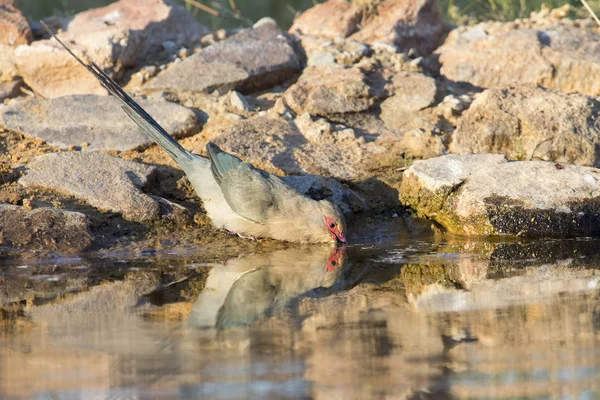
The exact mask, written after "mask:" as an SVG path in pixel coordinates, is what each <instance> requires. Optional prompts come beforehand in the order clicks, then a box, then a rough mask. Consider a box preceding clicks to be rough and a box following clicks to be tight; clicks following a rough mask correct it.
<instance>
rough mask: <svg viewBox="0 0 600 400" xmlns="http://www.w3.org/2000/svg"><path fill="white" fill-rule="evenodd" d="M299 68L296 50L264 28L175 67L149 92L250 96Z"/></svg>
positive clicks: (237, 36)
mask: <svg viewBox="0 0 600 400" xmlns="http://www.w3.org/2000/svg"><path fill="white" fill-rule="evenodd" d="M299 68H300V63H299V61H298V57H297V56H296V53H295V52H294V49H293V48H292V46H291V45H290V44H289V43H288V41H287V40H286V39H285V38H284V37H283V36H282V35H281V32H280V31H279V30H278V29H277V27H276V26H274V25H272V24H263V25H261V26H259V27H256V28H251V29H246V30H243V31H241V32H239V33H237V34H235V35H233V36H231V37H230V38H227V39H225V40H223V41H220V42H218V43H216V44H213V45H212V46H209V47H207V48H205V49H203V50H202V51H201V52H200V53H197V54H194V55H193V56H191V57H188V58H186V59H185V60H183V61H182V62H180V63H176V64H174V65H172V66H171V67H170V68H168V69H167V70H165V71H164V72H163V73H161V74H159V75H158V76H157V77H156V78H154V79H153V80H152V81H151V82H150V83H149V84H148V85H146V89H148V90H161V91H168V92H172V93H186V92H191V93H197V92H211V91H213V90H219V91H221V92H226V91H229V90H237V91H241V92H249V91H253V90H258V89H262V88H266V87H269V86H273V85H275V84H277V83H280V82H282V81H284V80H286V79H288V78H290V77H291V76H293V75H294V74H295V73H296V71H297V70H298V69H299Z"/></svg>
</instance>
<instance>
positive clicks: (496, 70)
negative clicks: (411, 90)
mask: <svg viewBox="0 0 600 400" xmlns="http://www.w3.org/2000/svg"><path fill="white" fill-rule="evenodd" d="M514 27H515V24H512V23H508V24H500V25H499V26H498V25H491V24H489V23H483V24H479V25H476V26H472V27H462V28H458V29H456V30H454V31H453V32H451V33H450V35H449V36H448V39H447V40H446V42H445V43H444V45H443V46H441V47H440V48H439V49H438V50H437V51H436V53H437V54H439V61H440V63H441V65H442V68H441V72H442V74H443V75H445V76H446V77H448V78H449V79H451V80H454V81H464V82H469V83H472V84H473V85H477V86H480V87H486V88H492V87H495V86H505V85H512V84H524V83H530V84H536V85H540V86H543V87H546V88H551V89H556V90H560V91H563V92H569V93H570V92H580V93H583V94H587V95H593V96H596V95H598V94H600V82H598V81H597V80H595V79H590V76H595V75H597V74H598V73H600V51H599V50H600V33H599V32H597V31H594V30H592V29H586V28H583V27H581V28H579V27H569V26H564V25H561V24H555V25H553V26H536V25H531V24H530V26H526V27H518V25H517V28H514Z"/></svg>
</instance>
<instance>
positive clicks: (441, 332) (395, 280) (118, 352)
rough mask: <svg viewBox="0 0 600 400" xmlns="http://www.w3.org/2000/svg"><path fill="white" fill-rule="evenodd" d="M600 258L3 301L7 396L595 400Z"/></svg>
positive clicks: (324, 261) (341, 272)
mask: <svg viewBox="0 0 600 400" xmlns="http://www.w3.org/2000/svg"><path fill="white" fill-rule="evenodd" d="M599 244H600V242H598V241H595V242H594V241H589V242H587V241H577V242H576V241H574V242H573V243H571V246H569V245H568V244H565V242H564V241H562V242H561V243H560V246H559V248H558V247H553V246H552V245H551V243H550V242H548V243H546V244H545V245H543V246H542V244H541V243H534V245H533V246H530V247H527V245H526V244H524V243H520V244H519V243H513V244H511V243H503V244H494V243H489V242H488V243H483V244H481V243H475V242H468V243H467V242H460V240H455V241H452V242H449V241H446V242H444V243H439V244H432V243H429V244H427V243H425V242H415V241H413V242H411V243H409V244H407V245H402V246H391V247H388V248H381V247H379V248H378V247H373V246H370V245H369V246H365V247H368V248H361V247H359V246H354V247H352V246H351V247H349V248H348V249H347V250H346V252H345V253H344V252H343V251H341V252H339V253H335V252H333V250H332V249H330V248H321V247H314V248H313V247H306V248H297V247H292V248H289V249H286V250H279V251H276V252H272V253H268V254H254V255H247V256H240V257H239V258H235V259H231V260H229V261H227V262H225V263H223V264H212V265H210V266H201V267H190V266H189V265H188V266H186V265H183V266H181V267H177V266H176V263H172V266H171V267H169V268H167V269H161V272H160V274H159V275H161V274H162V275H164V274H166V272H165V271H170V272H168V273H169V274H173V275H174V276H179V275H178V274H184V271H188V272H189V270H190V269H193V268H196V269H197V271H195V275H194V276H193V277H192V276H191V275H190V276H191V277H188V278H187V280H185V279H183V278H177V279H176V282H180V283H176V284H166V285H165V284H163V283H161V282H160V281H159V280H156V279H155V278H153V277H156V276H157V275H152V274H149V271H146V270H139V269H138V270H136V271H132V272H131V273H129V274H124V275H121V276H120V278H119V279H116V280H113V281H109V282H103V283H102V284H99V285H96V286H92V287H88V288H81V289H79V292H78V293H74V294H71V295H63V296H58V297H56V298H55V299H52V298H51V297H50V296H49V295H47V294H46V295H45V296H47V297H46V298H45V300H44V301H41V300H32V301H27V304H24V306H23V308H22V309H20V310H17V311H14V313H13V312H12V311H11V312H9V311H8V307H13V308H14V307H17V306H18V304H16V303H14V302H13V303H11V304H8V303H4V304H2V307H3V308H2V314H1V315H0V316H1V317H2V319H1V320H0V322H1V323H2V325H1V326H2V327H3V330H0V398H8V399H30V398H69V399H71V398H76V399H79V398H92V397H94V398H111V397H112V398H130V397H137V398H142V399H146V398H147V399H151V398H299V397H300V398H317V399H319V398H320V399H346V398H352V399H371V398H393V399H395V398H398V399H437V398H442V399H444V398H598V397H599V396H600V350H599V349H600V298H599V296H600V272H599V269H598V259H597V256H596V255H595V254H596V251H595V250H594V249H595V248H598V245H599ZM569 248H570V249H571V251H568V250H569ZM499 249H503V250H502V252H500V250H499ZM527 249H529V250H527ZM533 249H536V250H535V251H536V252H537V251H539V250H537V249H546V250H547V251H545V252H544V260H543V261H541V262H540V261H535V259H533V258H529V259H528V258H525V256H526V255H527V254H529V255H530V257H531V254H532V251H533ZM561 249H564V251H563V250H561ZM573 249H576V250H577V251H576V252H575V253H576V254H577V256H575V257H573V256H572V255H573ZM586 249H589V251H588V250H586ZM467 250H468V251H467ZM484 250H485V251H487V253H485V252H484ZM550 250H552V252H550ZM559 250H560V251H559ZM482 254H493V255H495V257H482V256H481V255H482ZM509 254H519V258H518V259H517V260H511V259H510V257H509ZM550 254H554V255H552V256H550ZM332 260H336V266H335V268H331V261H332ZM79 263H80V262H79ZM199 264H201V263H198V262H197V261H196V262H194V265H199ZM328 266H329V267H328ZM61 268H63V267H60V268H57V271H56V274H57V275H56V276H58V274H61V275H60V276H63V275H64V274H65V271H64V268H63V269H61ZM92 269H93V268H90V270H92ZM202 269H203V271H204V272H203V273H200V272H198V271H200V270H202ZM17 271H21V270H17ZM77 271H79V272H78V274H83V270H80V269H78V270H77ZM176 271H178V272H177V273H175V272H176ZM44 274H45V275H44V276H46V277H52V276H53V275H52V272H51V271H47V270H44ZM81 278H83V277H82V276H81ZM9 279H10V277H9V276H8V275H6V276H5V282H6V281H7V280H9ZM21 279H25V278H24V277H21ZM184 282H187V283H185V284H186V285H187V286H186V288H187V289H186V290H189V288H190V287H193V286H194V285H197V286H198V287H203V289H202V290H200V291H199V292H198V293H200V295H199V296H197V295H196V296H192V297H190V300H182V299H180V298H178V297H177V296H171V297H169V296H166V295H165V296H163V297H162V299H163V300H162V302H157V301H156V302H154V303H153V304H150V303H148V299H149V298H151V297H152V296H153V295H152V293H156V291H157V290H158V291H160V290H171V289H172V288H174V287H175V286H177V285H184ZM6 287H8V286H6ZM165 288H166V289H165ZM45 290H46V291H50V289H49V287H48V286H45ZM149 293H150V294H151V295H150V296H149V295H148V294H149ZM17 295H18V292H14V296H12V297H11V296H6V297H5V298H6V299H14V298H16V297H15V296H17ZM17 297H18V296H17ZM11 301H12V300H11ZM192 303H194V304H193V307H192ZM19 304H22V303H19ZM175 307H178V309H179V310H180V311H179V312H180V314H182V315H184V316H185V317H186V318H184V319H183V320H176V319H173V318H166V319H160V318H156V315H158V314H157V311H160V310H162V311H163V312H165V313H166V312H170V311H168V310H173V309H174V308H175ZM181 310H187V312H185V311H184V312H182V311H181ZM217 328H219V329H217Z"/></svg>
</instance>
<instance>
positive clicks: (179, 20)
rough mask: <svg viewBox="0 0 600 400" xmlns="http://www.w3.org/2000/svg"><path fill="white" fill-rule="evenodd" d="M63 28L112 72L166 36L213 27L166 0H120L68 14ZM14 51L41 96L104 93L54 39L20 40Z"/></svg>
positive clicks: (178, 40) (181, 37)
mask: <svg viewBox="0 0 600 400" xmlns="http://www.w3.org/2000/svg"><path fill="white" fill-rule="evenodd" d="M63 30H64V32H63V33H61V34H60V35H59V36H60V37H61V39H63V40H65V41H66V42H67V43H69V42H70V46H71V47H72V48H73V49H74V50H75V51H76V52H77V53H80V54H81V53H85V55H86V56H87V57H88V58H89V59H90V60H91V61H94V62H95V63H96V64H98V65H99V66H100V67H101V68H103V69H104V70H106V71H107V72H109V74H110V75H112V76H113V77H116V76H119V75H120V73H121V72H122V71H123V70H124V69H125V68H127V67H131V66H133V65H135V64H136V63H137V62H139V61H142V60H143V59H144V58H145V57H147V55H148V54H153V52H154V51H155V49H157V48H160V46H161V44H162V43H164V42H166V41H171V42H173V43H175V44H177V45H178V46H184V45H191V44H193V43H195V42H199V40H200V38H201V37H202V36H204V35H205V34H208V33H209V32H210V31H209V29H208V28H206V27H205V26H203V25H201V24H200V23H198V22H197V21H196V20H195V19H194V17H193V16H192V15H191V14H190V13H188V12H187V11H186V10H185V9H184V8H183V7H182V6H180V5H177V4H173V3H167V2H165V1H163V0H143V1H142V2H139V1H136V0H121V1H118V2H115V3H112V4H110V5H108V6H106V7H102V8H96V9H91V10H87V11H84V12H81V13H79V14H77V15H76V16H75V17H73V19H71V20H69V21H68V22H67V23H66V24H65V25H64V26H63ZM15 56H16V64H17V67H18V70H19V73H20V74H21V75H22V76H23V78H24V79H25V82H26V83H27V85H28V86H29V87H31V88H32V89H33V90H34V91H36V92H37V93H39V94H41V95H42V96H43V97H46V98H49V97H59V96H64V95H68V94H102V93H104V90H103V89H102V88H101V87H100V85H99V84H98V83H97V82H96V81H95V80H94V78H93V77H92V76H91V75H90V74H89V73H88V72H87V71H85V69H83V68H81V66H79V65H78V64H77V61H75V60H74V59H73V58H72V57H71V56H70V55H69V54H68V53H67V52H66V51H65V50H64V49H62V48H61V47H59V45H58V44H57V43H56V42H55V41H53V40H43V41H39V42H35V43H33V44H32V45H31V46H21V47H20V48H18V49H17V51H16V52H15Z"/></svg>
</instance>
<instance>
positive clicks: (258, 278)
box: [190, 246, 346, 329]
mask: <svg viewBox="0 0 600 400" xmlns="http://www.w3.org/2000/svg"><path fill="white" fill-rule="evenodd" d="M345 253H346V249H345V248H344V247H339V248H331V247H329V246H311V247H304V248H291V249H286V250H279V251H275V252H273V253H270V254H256V255H251V256H241V257H238V258H236V259H232V260H229V261H228V262H227V263H226V264H225V265H216V266H214V267H213V269H212V270H211V271H210V274H209V276H208V279H207V282H206V287H205V289H204V290H203V291H202V293H201V294H200V297H199V298H198V300H197V301H196V303H195V304H194V307H193V309H192V312H191V315H190V325H192V326H209V327H215V326H216V327H217V328H218V329H224V328H227V327H231V326H237V325H247V324H252V323H254V322H256V321H257V320H258V319H260V318H261V317H265V316H267V315H272V314H273V313H275V312H276V311H277V309H278V308H280V307H282V306H284V305H285V304H287V303H288V302H289V301H290V300H292V299H295V298H297V297H298V296H300V295H303V294H308V293H309V292H310V291H312V290H313V289H317V288H329V287H331V286H333V284H334V283H335V282H336V280H337V279H338V278H339V277H340V274H341V271H342V269H343V266H344V261H345Z"/></svg>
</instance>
